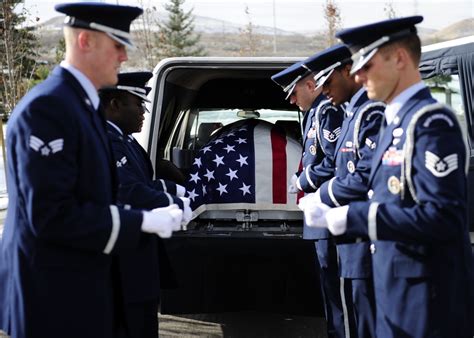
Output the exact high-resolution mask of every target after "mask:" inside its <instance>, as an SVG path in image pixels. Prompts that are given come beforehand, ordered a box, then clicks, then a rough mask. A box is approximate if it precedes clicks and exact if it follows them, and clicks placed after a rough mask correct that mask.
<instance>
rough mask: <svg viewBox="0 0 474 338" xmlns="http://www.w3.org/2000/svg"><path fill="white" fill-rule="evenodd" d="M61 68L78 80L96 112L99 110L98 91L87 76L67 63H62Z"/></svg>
mask: <svg viewBox="0 0 474 338" xmlns="http://www.w3.org/2000/svg"><path fill="white" fill-rule="evenodd" d="M60 66H61V67H63V68H64V69H66V70H68V71H69V72H70V73H71V74H72V75H73V76H74V77H75V78H76V80H77V81H78V82H79V83H80V84H81V86H82V88H84V90H85V92H86V94H87V96H88V97H89V99H90V100H91V102H92V106H93V107H94V109H95V110H97V109H98V108H99V102H100V100H99V94H98V93H97V89H96V88H95V87H94V85H93V84H92V82H91V81H90V80H89V79H88V78H87V76H85V75H84V74H83V73H82V72H81V71H80V70H79V69H77V68H76V67H74V66H73V65H71V64H70V63H69V62H67V61H62V62H61V64H60Z"/></svg>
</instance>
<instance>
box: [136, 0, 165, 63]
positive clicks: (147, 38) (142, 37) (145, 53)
mask: <svg viewBox="0 0 474 338" xmlns="http://www.w3.org/2000/svg"><path fill="white" fill-rule="evenodd" d="M138 4H139V6H140V7H141V8H143V14H142V15H140V17H139V18H138V19H137V20H135V21H134V22H133V26H134V27H133V28H134V35H135V36H136V39H135V42H136V44H137V46H138V48H137V50H136V52H137V54H138V55H139V57H140V60H144V62H145V67H146V69H153V68H154V67H155V66H156V64H157V63H158V61H159V56H158V48H157V44H156V41H157V40H158V38H157V37H158V36H159V35H158V33H157V29H156V28H157V27H158V26H159V21H158V18H157V17H158V13H157V9H156V6H150V5H149V4H148V5H147V4H145V3H144V1H143V0H139V1H138Z"/></svg>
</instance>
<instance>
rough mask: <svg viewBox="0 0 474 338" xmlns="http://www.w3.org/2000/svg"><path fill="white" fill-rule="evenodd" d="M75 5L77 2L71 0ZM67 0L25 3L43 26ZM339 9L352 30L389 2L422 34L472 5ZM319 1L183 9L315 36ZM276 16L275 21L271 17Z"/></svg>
mask: <svg viewBox="0 0 474 338" xmlns="http://www.w3.org/2000/svg"><path fill="white" fill-rule="evenodd" d="M74 1H77V0H74ZM74 1H71V0H63V1H50V0H24V4H25V7H26V8H27V9H28V10H29V12H30V13H31V14H32V16H33V17H38V18H39V21H40V22H44V21H46V20H48V19H50V18H51V17H53V16H56V15H58V13H57V12H55V11H54V5H55V4H56V3H59V2H74ZM102 2H109V3H119V4H122V5H135V6H137V5H138V6H141V7H150V6H155V7H156V8H158V10H160V9H161V10H163V11H164V9H163V5H164V4H165V3H167V2H168V1H165V0H104V1H102ZM335 2H336V3H337V4H338V6H339V8H340V11H341V16H342V25H343V27H345V28H347V27H353V26H357V25H361V24H366V23H369V22H375V21H380V20H383V19H384V18H386V14H385V12H384V7H385V6H386V4H387V3H389V2H391V3H392V6H393V8H394V10H395V12H396V14H397V16H408V15H415V14H417V15H423V16H424V18H425V19H424V21H423V22H422V23H421V24H420V26H421V27H423V28H430V29H436V30H438V29H441V28H444V27H447V26H449V25H450V24H452V23H455V22H458V21H460V20H462V19H467V18H473V17H474V1H473V0H392V1H390V0H335ZM324 3H325V1H324V0H246V1H245V0H186V1H185V3H184V8H185V9H186V10H189V9H193V14H195V15H199V16H206V17H211V18H216V19H221V20H225V21H229V22H233V23H237V24H247V23H248V22H249V16H247V15H246V14H245V8H246V7H248V10H249V13H250V20H251V22H252V24H254V25H261V26H269V27H273V25H274V23H275V26H276V28H279V29H283V30H287V31H291V32H298V33H304V32H314V31H317V30H321V29H323V28H324V23H325V22H324V15H323V5H324ZM273 13H275V15H273Z"/></svg>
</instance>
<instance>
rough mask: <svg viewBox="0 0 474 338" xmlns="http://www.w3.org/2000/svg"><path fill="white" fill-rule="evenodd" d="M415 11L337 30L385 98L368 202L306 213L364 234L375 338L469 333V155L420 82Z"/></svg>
mask: <svg viewBox="0 0 474 338" xmlns="http://www.w3.org/2000/svg"><path fill="white" fill-rule="evenodd" d="M422 20H423V18H422V17H421V16H413V17H406V18H398V19H391V20H386V21H382V22H378V23H374V24H370V25H366V26H361V27H356V28H352V29H347V30H344V31H341V32H339V33H338V34H337V36H338V37H339V38H340V39H341V40H342V41H343V42H344V43H346V44H347V45H348V46H349V48H350V49H351V51H352V52H353V53H354V54H353V60H354V64H353V67H352V71H351V72H352V73H354V74H355V79H356V81H358V82H360V83H363V85H364V87H365V88H366V89H367V93H368V96H369V98H371V99H377V100H381V101H383V102H385V103H386V104H387V107H386V109H385V119H386V122H387V126H386V127H385V128H384V130H383V132H382V134H381V137H380V138H379V140H378V141H377V149H376V151H375V154H374V156H373V162H372V171H371V174H370V177H369V188H370V190H369V192H368V200H366V201H360V202H352V203H350V204H349V205H348V206H343V207H337V208H333V209H329V207H327V206H325V205H324V204H320V205H317V206H314V207H313V208H312V210H308V211H307V212H306V211H305V216H308V217H310V218H312V219H313V221H314V223H315V224H318V225H319V226H322V227H327V228H329V230H330V231H331V232H332V233H333V234H337V235H339V234H343V233H344V234H345V235H346V236H350V237H353V238H357V237H367V236H368V237H369V238H370V240H371V242H372V244H371V247H370V249H371V253H372V271H373V278H374V291H375V301H376V325H375V328H376V336H377V337H471V336H472V331H471V329H472V318H474V317H473V312H472V294H473V293H472V288H473V286H474V283H473V279H472V259H473V258H472V251H471V248H470V243H469V234H468V229H467V220H466V207H467V177H466V176H467V169H468V164H469V161H468V158H469V157H468V153H467V147H466V142H465V139H464V137H463V133H462V131H461V129H460V126H459V124H458V121H457V119H456V116H455V114H454V113H453V111H452V110H451V109H450V108H449V107H447V106H444V105H442V104H439V103H438V102H436V100H434V99H433V98H432V96H431V94H430V91H429V89H428V88H427V87H426V86H425V85H424V84H423V82H422V81H421V76H420V74H419V71H418V62H419V58H420V55H421V48H420V40H419V38H418V35H417V34H416V28H415V25H416V24H417V23H419V22H421V21H422Z"/></svg>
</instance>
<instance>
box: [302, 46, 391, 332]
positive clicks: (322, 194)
mask: <svg viewBox="0 0 474 338" xmlns="http://www.w3.org/2000/svg"><path fill="white" fill-rule="evenodd" d="M324 56H325V58H324V61H322V65H323V66H324V69H323V70H321V71H320V72H319V73H318V74H316V76H315V80H316V81H317V85H318V86H321V87H322V88H323V94H324V95H325V96H326V97H327V98H328V99H329V100H330V101H331V102H332V103H333V104H335V105H342V104H345V103H346V102H347V104H348V105H347V106H346V118H345V119H344V123H343V124H342V131H341V135H340V136H339V140H338V142H337V145H336V149H335V155H334V156H335V167H336V172H335V176H334V177H333V178H332V179H330V180H329V181H326V182H325V183H323V184H322V185H321V186H320V188H319V189H318V191H317V192H316V193H313V194H310V195H307V196H305V197H304V198H303V199H302V200H301V201H300V204H299V206H300V208H302V209H304V208H305V205H306V204H307V203H310V204H311V203H313V204H314V203H321V201H322V202H323V203H324V204H326V205H328V206H330V207H339V206H342V205H346V204H348V203H349V202H351V201H357V200H365V198H366V196H367V190H368V188H367V183H368V180H369V175H370V166H371V162H372V156H373V154H374V151H375V146H376V139H377V136H378V133H379V130H380V126H381V123H382V120H383V111H384V110H385V104H384V103H382V102H376V101H373V100H370V99H369V98H368V97H367V92H366V91H365V89H364V88H363V87H362V84H358V83H356V82H355V79H354V77H353V76H352V75H351V74H350V71H351V66H352V59H351V52H350V50H349V48H347V47H346V46H345V45H336V46H333V47H330V48H328V49H326V50H325V52H324ZM309 221H311V220H309ZM308 225H312V224H311V223H308ZM335 240H336V244H337V252H338V255H339V273H340V277H341V278H342V279H341V283H344V285H346V284H347V287H346V289H350V290H351V292H350V293H349V294H347V295H341V299H342V300H343V301H344V300H345V299H347V302H346V303H343V306H344V305H347V307H348V311H347V312H348V314H349V315H350V316H353V320H351V321H350V324H353V323H354V324H355V325H353V326H351V331H352V332H351V333H352V334H351V337H367V338H369V337H374V333H375V331H374V315H375V309H374V305H375V304H374V296H373V283H372V266H371V258H370V256H371V255H370V252H369V245H370V243H369V241H368V237H366V238H359V239H358V240H357V241H356V240H355V239H352V238H344V236H338V237H337V238H335ZM341 290H344V288H341ZM354 326H355V327H354Z"/></svg>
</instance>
